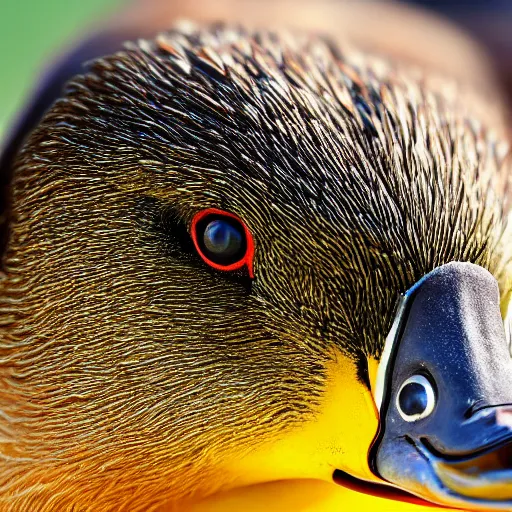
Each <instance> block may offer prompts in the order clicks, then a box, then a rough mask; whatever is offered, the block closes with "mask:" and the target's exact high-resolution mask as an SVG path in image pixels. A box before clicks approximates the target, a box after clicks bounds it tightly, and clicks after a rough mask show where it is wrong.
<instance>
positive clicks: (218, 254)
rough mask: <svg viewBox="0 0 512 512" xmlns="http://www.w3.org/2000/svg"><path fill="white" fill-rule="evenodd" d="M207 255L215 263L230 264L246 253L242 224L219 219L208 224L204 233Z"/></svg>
mask: <svg viewBox="0 0 512 512" xmlns="http://www.w3.org/2000/svg"><path fill="white" fill-rule="evenodd" d="M203 244H204V249H205V255H206V256H207V257H208V258H209V259H210V260H212V261H213V262H214V263H218V264H221V265H230V264H231V263H236V262H237V261H239V260H240V259H241V258H242V257H243V255H244V249H245V248H244V236H243V232H242V229H241V227H240V226H238V225H234V224H233V223H231V222H229V221H226V220H222V219H217V220H212V221H211V222H209V223H208V224H207V225H206V228H205V230H204V234H203Z"/></svg>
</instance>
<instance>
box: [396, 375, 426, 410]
mask: <svg viewBox="0 0 512 512" xmlns="http://www.w3.org/2000/svg"><path fill="white" fill-rule="evenodd" d="M398 403H399V404H400V408H401V409H402V411H403V413H404V414H407V416H413V415H415V414H421V413H422V412H424V411H425V409H426V408H427V405H428V397H427V391H426V390H425V387H424V386H422V385H421V384H418V383H417V382H410V383H409V384H407V385H406V386H405V387H404V388H403V389H402V391H401V392H400V396H399V398H398Z"/></svg>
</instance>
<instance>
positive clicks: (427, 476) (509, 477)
mask: <svg viewBox="0 0 512 512" xmlns="http://www.w3.org/2000/svg"><path fill="white" fill-rule="evenodd" d="M407 383H412V385H408V384H407ZM422 386H423V387H422ZM374 396H375V401H376V404H377V407H378V408H379V411H380V418H381V424H380V431H379V434H378V436H377V437H376V439H375V441H374V444H373V447H372V450H371V451H370V464H371V466H372V469H373V471H374V473H375V474H376V475H377V476H379V477H380V478H381V479H383V480H384V481H386V482H388V483H389V484H390V485H392V486H395V487H398V488H400V489H403V490H405V491H408V492H410V493H412V494H415V495H417V496H420V497H421V498H424V499H426V500H429V501H431V502H434V503H437V504H440V505H443V506H450V507H457V508H464V509H466V510H510V509H512V360H511V357H510V347H509V343H508V340H507V336H506V333H505V328H504V322H503V320H502V317H501V313H500V307H499V291H498V284H497V282H496V280H495V279H494V278H493V276H492V275H491V274H489V272H487V271H486V270H484V269H483V268H481V267H479V266H477V265H473V264H469V263H450V264H447V265H444V266H442V267H439V268H437V269H436V270H434V271H433V272H431V273H430V274H427V275H426V276H425V277H424V278H423V279H422V280H421V281H419V282H418V283H417V284H416V285H415V286H414V287H413V288H411V290H409V291H408V292H407V293H406V294H405V295H404V296H403V297H402V298H401V301H400V304H399V306H398V310H397V315H396V318H395V322H394V324H393V328H392V330H391V332H390V335H389V336H388V340H387V342H386V348H385V351H384V354H383V357H382V359H381V363H380V365H379V370H378V375H377V382H376V386H375V391H374Z"/></svg>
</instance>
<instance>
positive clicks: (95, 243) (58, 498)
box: [0, 23, 512, 512]
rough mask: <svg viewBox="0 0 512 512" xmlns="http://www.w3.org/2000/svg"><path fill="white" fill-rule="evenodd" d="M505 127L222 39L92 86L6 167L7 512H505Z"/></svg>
mask: <svg viewBox="0 0 512 512" xmlns="http://www.w3.org/2000/svg"><path fill="white" fill-rule="evenodd" d="M500 107H501V104H499V103H498V104H497V105H492V104H491V102H490V101H488V99H487V98H481V97H478V98H476V97H475V96H474V95H473V93H472V92H470V91H466V90H464V88H463V87H461V86H458V85H457V84H455V83H453V82H451V81H450V80H449V79H445V78H444V77H438V76H436V75H433V74H429V73H422V71H421V69H418V68H415V67H411V66H409V65H406V64H402V63H400V62H397V61H394V60H392V59H389V60H387V59H386V58H385V57H384V56H381V55H377V54H373V53H371V52H368V51H367V50H364V49H361V48H359V47H357V46H352V45H349V44H345V45H339V44H336V43H334V42H332V41H330V40H329V39H326V38H323V37H320V36H316V35H310V34H291V33H280V32H265V31H263V30H259V31H252V30H247V29H244V28H243V27H240V26H230V25H222V24H217V25H209V26H206V27H205V26H198V25H194V24H191V23H184V24H180V25H178V26H176V28H173V29H171V30H168V31H165V32H162V33H160V34H159V35H158V36H156V37H154V38H150V39H140V40H138V41H136V42H131V43H126V44H125V46H124V48H123V49H122V50H121V51H117V52H115V53H112V54H109V55H107V56H104V57H101V58H99V59H96V60H95V61H94V62H92V63H91V64H89V65H88V67H87V70H86V71H85V72H84V73H82V74H80V75H77V76H75V77H74V78H72V79H71V80H70V81H68V82H67V84H66V85H65V87H64V90H63V91H62V92H61V93H60V95H59V97H58V98H57V100H56V101H55V102H54V103H53V104H52V105H51V106H50V108H49V110H48V111H47V112H46V114H45V115H44V117H43V118H42V120H38V121H37V123H36V126H35V127H31V128H30V130H27V124H26V123H25V124H23V123H22V125H21V126H22V131H23V133H22V134H21V135H23V137H22V136H21V135H20V134H18V135H17V136H15V137H14V138H13V139H12V140H13V141H16V142H15V143H13V144H14V146H15V149H14V150H13V149H12V146H10V147H8V149H7V151H6V153H5V155H7V156H5V157H4V159H3V160H2V162H3V167H2V173H3V175H4V176H3V179H4V182H6V183H8V194H7V196H6V197H7V198H8V201H6V206H5V208H4V215H3V219H4V222H3V227H4V228H5V229H4V230H3V231H4V232H3V233H2V237H1V239H2V240H3V241H4V242H3V245H2V253H3V254H2V274H1V280H0V325H1V331H2V336H1V341H0V347H1V354H2V358H1V367H2V370H1V372H2V392H1V393H0V410H1V411H2V413H1V415H0V428H1V432H2V442H1V445H0V454H1V458H2V464H1V466H0V468H1V469H0V510H9V511H20V512H23V511H27V510H37V511H56V510H101V511H110V510H112V511H117V510H131V511H138V510H141V511H142V510H185V509H188V508H187V507H189V506H192V507H194V506H195V507H196V510H199V509H200V507H201V506H202V505H201V503H202V504H203V505H204V506H205V507H207V506H208V500H209V499H211V497H212V496H213V497H215V496H226V493H235V494H236V493H240V492H241V493H242V494H243V492H244V491H245V490H247V493H246V494H245V496H250V500H253V501H251V502H253V503H257V502H258V499H260V498H262V496H263V497H265V496H266V497H267V501H266V502H265V505H261V506H260V508H259V509H260V510H261V509H264V508H266V509H267V510H269V508H268V505H269V504H270V503H272V501H273V500H274V498H275V496H276V487H277V488H279V489H284V488H287V489H288V490H289V493H291V495H293V494H296V495H299V494H300V492H299V489H304V488H305V487H307V488H308V489H315V491H314V492H313V491H311V496H313V494H314V496H313V498H314V499H317V498H318V499H319V500H321V499H322V498H321V496H322V495H324V496H325V494H323V493H324V492H325V493H326V494H329V493H331V492H332V491H333V490H334V489H336V490H338V489H342V488H343V489H349V490H350V489H352V490H353V491H354V492H356V493H363V494H361V495H362V496H365V498H362V499H363V500H365V499H367V498H366V497H368V496H375V500H376V501H374V502H372V501H365V503H381V501H379V500H382V499H387V500H388V502H389V500H395V501H392V502H391V503H393V505H392V508H390V509H389V510H402V508H401V507H402V506H406V507H408V508H407V509H408V510H412V509H413V508H414V509H415V510H416V509H419V508H422V507H423V506H427V504H428V503H432V504H434V505H436V506H439V507H445V508H462V509H465V510H509V509H510V508H511V507H512V494H511V492H510V482H511V480H512V472H511V466H512V464H511V446H512V444H511V442H512V379H510V375H511V371H512V361H511V355H510V315H508V304H509V301H510V295H511V290H512V280H511V273H510V252H509V251H510V247H511V245H510V229H509V224H508V223H507V209H506V204H507V192H508V176H509V174H510V161H509V159H508V144H507V133H506V130H505V129H503V128H502V127H503V126H505V125H506V123H505V122H504V121H502V118H501V117H500V115H501V113H502V110H503V109H502V108H500ZM28 132H29V133H28ZM22 139H23V142H22V143H20V140H22ZM9 148H11V150H9ZM6 176H7V177H6ZM312 482H313V483H312ZM303 484H304V485H303ZM255 489H256V490H257V491H256V492H257V495H258V498H255V495H254V493H253V491H254V490H255ZM326 489H328V490H326ZM301 492H302V491H301ZM289 495H290V494H289ZM232 496H233V495H232ZM301 496H303V495H301ZM340 496H341V495H340ZM343 496H345V497H346V496H353V495H352V494H343ZM379 496H380V497H381V498H378V497H379ZM240 499H242V500H243V497H242V498H240V495H236V498H235V501H236V503H237V505H235V506H233V508H228V507H229V505H228V504H226V502H224V505H223V504H222V503H221V502H219V501H217V503H215V502H213V504H212V507H213V508H211V510H228V509H229V510H240V509H246V510H249V508H250V507H249V506H245V508H244V506H242V505H241V504H240V503H241V502H240ZM347 499H352V498H347ZM221 500H222V498H221ZM237 500H238V501H237ZM214 501H215V498H214ZM228 501H229V500H228ZM191 503H192V504H195V505H190V504H191ZM210 503H212V502H210ZM245 503H246V505H250V502H245ZM346 503H348V502H346ZM404 504H405V505H404ZM355 506H357V505H354V507H355ZM197 507H199V508H197ZM294 507H296V508H294V510H299V508H298V505H294ZM393 507H394V508H393ZM203 510H206V509H205V508H203ZM280 510H285V509H284V508H280ZM290 510H292V509H290ZM309 510H319V508H316V507H315V506H314V505H311V508H310V509H309ZM330 510H335V508H334V505H333V507H332V508H331V509H330ZM404 510H405V508H404Z"/></svg>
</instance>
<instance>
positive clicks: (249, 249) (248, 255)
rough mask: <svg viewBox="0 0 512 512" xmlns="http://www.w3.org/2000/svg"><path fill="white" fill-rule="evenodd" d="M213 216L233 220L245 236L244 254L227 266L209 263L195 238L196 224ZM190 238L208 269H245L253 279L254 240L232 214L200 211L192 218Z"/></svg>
mask: <svg viewBox="0 0 512 512" xmlns="http://www.w3.org/2000/svg"><path fill="white" fill-rule="evenodd" d="M209 216H214V217H217V218H218V217H221V218H222V217H225V218H228V219H234V220H235V221H236V222H237V223H238V224H240V226H242V228H243V232H244V235H245V243H246V247H245V252H244V254H243V256H242V257H241V258H240V259H238V260H237V261H236V262H235V263H231V264H229V265H221V264H219V263H215V262H213V261H211V260H210V259H209V258H208V257H207V256H206V255H205V254H204V253H203V250H202V248H201V245H200V243H199V241H198V237H197V228H198V224H199V223H201V221H204V220H205V218H206V217H209ZM190 236H191V237H192V241H193V242H194V247H195V248H196V251H197V253H198V254H199V256H201V259H202V260H203V261H204V262H205V263H206V264H207V265H209V266H210V267H212V268H214V269H216V270H223V271H226V272H229V271H232V270H238V269H240V268H242V267H244V266H245V267H247V270H248V272H249V277H251V278H254V272H253V259H254V240H253V238H252V235H251V233H250V231H249V230H248V229H247V226H246V225H245V223H244V222H243V221H242V220H241V219H240V217H238V216H237V215H235V214H234V213H229V212H225V211H224V210H219V209H217V208H207V209H206V210H201V211H200V212H198V213H196V214H195V215H194V217H193V218H192V222H191V224H190Z"/></svg>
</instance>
